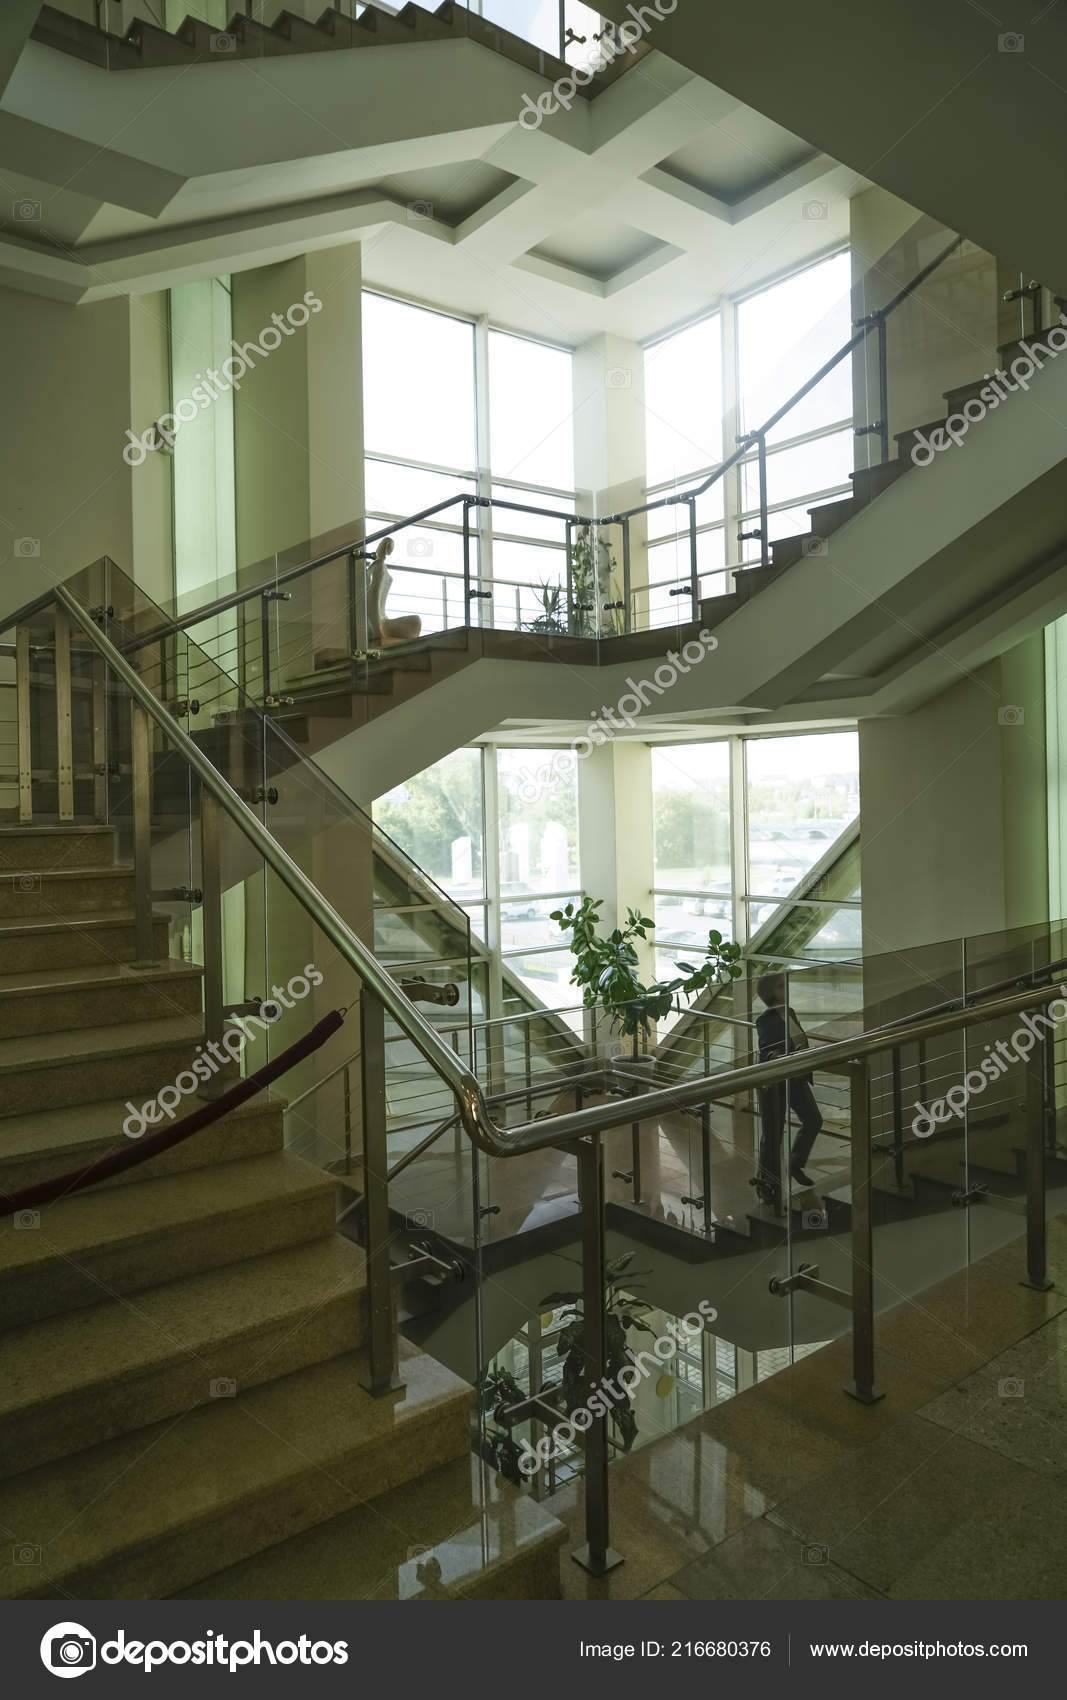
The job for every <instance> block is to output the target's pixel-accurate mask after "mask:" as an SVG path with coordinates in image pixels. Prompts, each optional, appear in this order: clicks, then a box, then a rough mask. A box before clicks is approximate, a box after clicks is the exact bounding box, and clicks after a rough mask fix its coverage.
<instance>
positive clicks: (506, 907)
mask: <svg viewBox="0 0 1067 1700" xmlns="http://www.w3.org/2000/svg"><path fill="white" fill-rule="evenodd" d="M569 895H570V897H571V898H572V900H574V901H577V899H578V895H579V894H578V893H577V892H571V893H570V894H569ZM566 901H567V899H566V898H565V897H549V898H544V899H542V900H541V901H537V900H535V899H534V898H527V899H525V900H522V901H520V902H518V903H502V904H501V905H500V944H501V949H503V950H530V949H532V948H534V947H535V946H538V945H559V944H561V943H562V942H563V934H562V933H561V932H560V930H559V927H558V926H557V925H556V923H555V921H550V920H549V915H550V913H551V911H552V910H553V909H558V908H560V906H561V905H562V904H564V903H565V902H566Z"/></svg>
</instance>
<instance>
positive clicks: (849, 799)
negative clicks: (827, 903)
mask: <svg viewBox="0 0 1067 1700" xmlns="http://www.w3.org/2000/svg"><path fill="white" fill-rule="evenodd" d="M745 771H746V785H747V805H748V867H749V890H750V891H751V892H752V893H753V894H754V895H756V896H760V897H762V896H767V897H775V896H784V895H785V894H786V893H787V892H789V891H792V889H793V887H794V886H795V885H796V884H797V882H798V881H799V880H800V879H802V878H803V876H804V875H805V874H806V873H807V872H808V870H809V868H812V867H814V865H815V863H816V862H818V861H819V860H820V858H821V857H823V856H824V855H825V854H826V852H827V850H829V848H830V846H831V845H832V844H833V842H834V840H835V838H837V837H839V836H840V834H841V833H842V832H843V831H844V829H845V827H846V826H847V825H848V823H849V822H850V821H852V820H854V819H855V818H856V815H857V814H858V813H859V739H858V735H857V734H856V733H855V732H829V733H819V734H816V735H813V736H810V737H792V738H750V739H747V740H746V742H745ZM754 918H755V917H754Z"/></svg>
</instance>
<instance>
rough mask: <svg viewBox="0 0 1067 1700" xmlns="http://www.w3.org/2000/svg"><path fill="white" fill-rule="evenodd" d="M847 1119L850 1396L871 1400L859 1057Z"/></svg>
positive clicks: (867, 1155) (869, 1233)
mask: <svg viewBox="0 0 1067 1700" xmlns="http://www.w3.org/2000/svg"><path fill="white" fill-rule="evenodd" d="M848 1075H849V1086H850V1090H849V1101H850V1102H849V1108H850V1120H851V1123H852V1380H851V1381H850V1382H849V1384H848V1385H847V1387H846V1388H845V1392H846V1393H849V1394H851V1396H852V1398H853V1399H858V1400H859V1401H860V1403H861V1404H863V1405H873V1404H874V1403H875V1402H876V1401H877V1400H878V1399H881V1398H882V1397H883V1395H882V1394H881V1393H880V1392H879V1390H878V1388H877V1387H876V1386H875V1380H874V1235H873V1219H872V1214H871V1081H870V1068H869V1065H868V1063H867V1061H866V1058H864V1059H863V1060H862V1061H859V1062H854V1063H851V1064H850V1065H849V1068H848Z"/></svg>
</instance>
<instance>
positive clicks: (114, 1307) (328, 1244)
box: [0, 1234, 366, 1476]
mask: <svg viewBox="0 0 1067 1700" xmlns="http://www.w3.org/2000/svg"><path fill="white" fill-rule="evenodd" d="M365 1337H366V1280H365V1268H364V1257H363V1253H362V1251H361V1250H359V1248H358V1247H356V1246H354V1245H352V1244H351V1243H350V1242H349V1241H348V1240H345V1239H342V1238H341V1237H340V1235H337V1234H334V1235H331V1236H329V1237H328V1238H325V1239H319V1240H313V1241H311V1242H310V1243H308V1244H307V1245H300V1246H296V1247H293V1248H291V1249H287V1250H284V1251H272V1252H266V1253H264V1254H263V1255H261V1256H259V1257H253V1258H248V1259H247V1260H246V1261H245V1262H243V1263H239V1264H235V1265H232V1266H230V1267H227V1268H223V1269H219V1270H211V1271H208V1272H207V1273H204V1274H199V1275H191V1276H187V1277H185V1278H183V1279H180V1280H176V1281H167V1282H165V1283H164V1284H163V1285H161V1286H158V1287H152V1288H150V1289H149V1290H148V1291H146V1292H142V1293H139V1294H138V1295H137V1300H136V1303H135V1304H130V1303H129V1302H128V1301H127V1300H125V1299H108V1300H106V1301H105V1302H104V1303H102V1304H96V1305H93V1306H92V1307H90V1308H89V1309H87V1310H80V1311H76V1312H71V1313H70V1314H68V1315H65V1316H56V1317H50V1318H48V1319H47V1320H46V1321H43V1322H33V1323H28V1324H26V1325H24V1326H23V1327H21V1328H14V1329H11V1330H10V1331H9V1332H8V1333H7V1334H5V1335H2V1336H0V1476H13V1475H16V1474H19V1473H21V1472H22V1471H24V1470H30V1469H35V1468H37V1467H38V1466H39V1465H41V1464H45V1463H49V1462H51V1461H53V1460H54V1459H57V1458H62V1457H65V1456H66V1455H67V1454H70V1453H74V1452H80V1451H84V1450H85V1449H86V1448H88V1447H92V1446H97V1445H99V1444H101V1443H102V1442H104V1441H108V1440H112V1439H114V1438H115V1437H116V1436H118V1435H122V1434H130V1433H132V1432H133V1431H134V1430H136V1429H139V1428H146V1427H148V1426H149V1425H151V1424H153V1423H157V1422H161V1421H162V1420H163V1419H164V1418H168V1417H174V1416H176V1415H179V1414H181V1413H185V1412H187V1411H191V1410H193V1409H194V1408H195V1407H197V1406H199V1405H204V1404H207V1403H208V1401H209V1400H211V1399H213V1398H219V1397H227V1396H229V1395H228V1391H227V1389H228V1388H229V1387H230V1385H231V1384H236V1386H237V1387H238V1388H245V1387H252V1386H258V1385H260V1384H261V1383H263V1382H265V1381H273V1380H277V1379H278V1377H280V1376H284V1375H289V1374H291V1373H292V1372H293V1371H294V1370H298V1369H303V1368H305V1367H306V1366H307V1365H308V1364H311V1363H319V1362H321V1361H322V1360H324V1359H326V1358H331V1357H336V1356H338V1355H340V1354H341V1353H344V1352H349V1351H354V1350H355V1349H356V1347H358V1346H360V1345H362V1343H363V1340H364V1339H365Z"/></svg>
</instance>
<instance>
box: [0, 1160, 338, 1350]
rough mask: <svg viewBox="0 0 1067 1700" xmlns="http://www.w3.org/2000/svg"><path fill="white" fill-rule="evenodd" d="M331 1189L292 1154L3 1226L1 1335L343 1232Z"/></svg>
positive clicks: (44, 1210) (94, 1195)
mask: <svg viewBox="0 0 1067 1700" xmlns="http://www.w3.org/2000/svg"><path fill="white" fill-rule="evenodd" d="M334 1217H335V1206H334V1189H333V1183H332V1181H331V1180H330V1179H329V1177H328V1176H327V1175H325V1174H323V1172H322V1171H321V1170H320V1169H316V1168H313V1167H312V1165H311V1164H310V1163H305V1162H303V1161H302V1160H301V1159H300V1158H298V1157H292V1156H290V1155H289V1154H288V1153H287V1152H284V1151H279V1152H277V1153H275V1154H272V1155H270V1156H265V1157H253V1158H248V1159H245V1160H244V1161H240V1162H233V1163H223V1164H221V1165H220V1166H219V1168H217V1169H195V1170H193V1171H192V1172H190V1173H186V1174H177V1175H170V1176H167V1177H166V1178H164V1179H161V1180H153V1181H144V1182H142V1183H140V1184H138V1185H133V1186H123V1187H111V1188H104V1189H103V1190H101V1191H99V1192H95V1191H87V1192H84V1193H81V1194H78V1195H76V1196H74V1197H71V1198H64V1199H60V1200H58V1201H57V1202H56V1203H54V1204H47V1205H43V1206H42V1207H41V1209H40V1210H39V1211H30V1212H26V1213H24V1216H23V1217H20V1216H15V1217H8V1218H6V1219H5V1220H4V1221H2V1222H0V1330H2V1329H7V1328H17V1327H19V1326H21V1325H22V1324H24V1323H27V1322H34V1321H40V1320H42V1319H43V1318H45V1317H49V1316H58V1315H60V1314H62V1313H64V1312H66V1311H70V1310H78V1309H81V1308H82V1307H84V1306H86V1305H92V1304H97V1303H99V1301H100V1298H101V1294H102V1293H103V1292H111V1293H132V1292H136V1291H137V1290H138V1289H140V1288H144V1287H154V1286H157V1285H158V1284H159V1283H160V1282H162V1281H170V1280H173V1279H175V1278H176V1277H177V1276H179V1275H193V1274H197V1273H199V1272H200V1271H201V1270H205V1269H217V1268H219V1267H221V1266H223V1265H225V1264H230V1263H238V1262H240V1260H241V1259H242V1258H247V1257H257V1256H259V1255H260V1253H262V1252H266V1251H280V1250H281V1249H282V1248H283V1247H284V1246H292V1245H299V1244H301V1243H303V1242H304V1241H306V1240H311V1239H315V1238H316V1237H317V1236H319V1235H324V1234H329V1233H331V1232H332V1231H333V1225H334Z"/></svg>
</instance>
